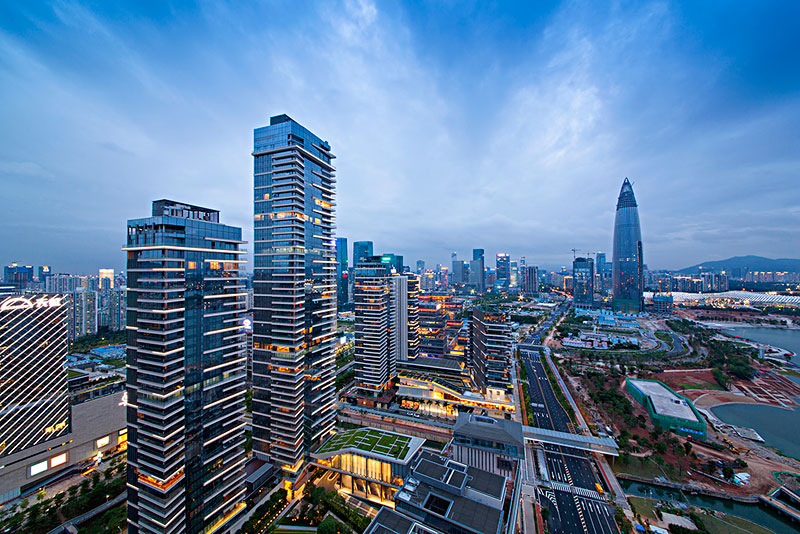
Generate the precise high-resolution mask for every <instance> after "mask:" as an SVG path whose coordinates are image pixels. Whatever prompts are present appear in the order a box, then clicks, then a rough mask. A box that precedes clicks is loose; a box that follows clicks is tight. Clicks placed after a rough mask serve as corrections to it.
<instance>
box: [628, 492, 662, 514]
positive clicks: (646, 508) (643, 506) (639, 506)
mask: <svg viewBox="0 0 800 534" xmlns="http://www.w3.org/2000/svg"><path fill="white" fill-rule="evenodd" d="M628 501H630V503H631V506H632V507H633V509H634V510H635V511H636V513H637V514H639V515H641V516H642V517H647V518H650V519H658V518H657V517H656V513H655V512H654V510H655V508H654V507H653V504H654V502H653V501H651V500H650V499H645V498H642V497H628Z"/></svg>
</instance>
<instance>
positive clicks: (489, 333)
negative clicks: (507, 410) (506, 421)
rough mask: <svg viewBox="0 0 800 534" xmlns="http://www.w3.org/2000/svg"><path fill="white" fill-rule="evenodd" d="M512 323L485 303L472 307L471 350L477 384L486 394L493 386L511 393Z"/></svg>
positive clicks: (474, 377)
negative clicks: (485, 305) (484, 305)
mask: <svg viewBox="0 0 800 534" xmlns="http://www.w3.org/2000/svg"><path fill="white" fill-rule="evenodd" d="M511 341H512V336H511V324H510V323H509V321H508V317H507V315H506V314H505V313H504V312H502V311H500V310H495V309H491V308H486V307H483V306H475V307H474V308H473V309H472V320H471V321H470V352H471V360H472V361H471V364H472V372H473V376H472V378H473V380H474V382H475V386H476V387H477V388H478V389H479V390H480V391H481V392H482V393H483V394H484V395H486V394H487V392H488V390H489V389H493V390H501V391H503V392H504V393H505V394H510V393H511V388H512V384H511V375H512V367H513V357H512V352H511Z"/></svg>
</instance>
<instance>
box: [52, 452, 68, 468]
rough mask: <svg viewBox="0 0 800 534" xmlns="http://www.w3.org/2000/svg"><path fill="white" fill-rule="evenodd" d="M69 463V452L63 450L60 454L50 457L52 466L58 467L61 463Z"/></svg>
mask: <svg viewBox="0 0 800 534" xmlns="http://www.w3.org/2000/svg"><path fill="white" fill-rule="evenodd" d="M65 463H67V453H66V452H63V453H61V454H59V455H58V456H53V457H52V458H50V467H57V466H59V465H61V464H65Z"/></svg>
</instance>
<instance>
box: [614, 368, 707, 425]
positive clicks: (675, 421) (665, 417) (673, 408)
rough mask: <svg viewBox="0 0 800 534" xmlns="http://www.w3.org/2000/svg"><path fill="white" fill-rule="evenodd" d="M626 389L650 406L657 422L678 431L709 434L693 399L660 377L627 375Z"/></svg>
mask: <svg viewBox="0 0 800 534" xmlns="http://www.w3.org/2000/svg"><path fill="white" fill-rule="evenodd" d="M625 388H626V389H627V390H628V392H629V393H630V394H631V395H632V396H633V398H634V399H636V400H637V401H638V402H639V403H640V404H641V405H642V406H644V407H645V408H647V412H648V413H649V414H650V419H651V420H652V421H653V424H656V425H659V426H661V427H662V428H664V429H667V430H671V431H673V432H676V433H678V434H684V435H692V436H694V437H698V435H699V436H702V437H703V438H704V437H705V432H706V423H705V420H704V419H703V418H702V417H701V416H700V414H699V413H698V412H697V410H696V409H695V407H694V406H693V405H692V403H691V401H689V400H688V399H686V398H685V397H682V396H680V395H678V394H677V393H675V392H674V391H673V390H672V389H670V388H669V387H668V386H667V385H665V384H664V383H662V382H659V381H657V380H643V379H637V378H626V379H625Z"/></svg>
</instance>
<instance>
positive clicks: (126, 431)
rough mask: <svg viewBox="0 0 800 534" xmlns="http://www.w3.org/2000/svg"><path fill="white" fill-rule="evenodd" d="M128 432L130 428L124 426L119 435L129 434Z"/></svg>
mask: <svg viewBox="0 0 800 534" xmlns="http://www.w3.org/2000/svg"><path fill="white" fill-rule="evenodd" d="M127 433H128V429H127V428H123V429H122V430H120V431H119V435H120V436H121V435H123V434H127Z"/></svg>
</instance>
